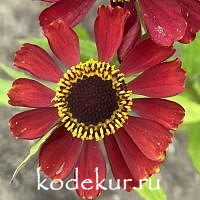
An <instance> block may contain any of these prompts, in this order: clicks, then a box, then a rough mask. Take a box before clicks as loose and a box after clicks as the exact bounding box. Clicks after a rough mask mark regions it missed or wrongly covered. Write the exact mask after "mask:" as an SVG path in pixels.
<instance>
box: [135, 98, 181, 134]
mask: <svg viewBox="0 0 200 200" xmlns="http://www.w3.org/2000/svg"><path fill="white" fill-rule="evenodd" d="M132 109H133V111H134V112H136V113H137V114H138V115H139V116H141V117H143V118H146V119H150V120H153V121H156V122H158V123H160V124H161V125H163V126H164V127H166V128H167V129H171V130H175V129H177V128H178V126H179V124H181V123H182V121H183V118H184V116H185V111H184V108H183V107H182V106H180V105H179V104H177V103H175V102H173V101H169V100H165V99H156V98H141V99H134V100H133V106H132Z"/></svg>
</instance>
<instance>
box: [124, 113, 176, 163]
mask: <svg viewBox="0 0 200 200" xmlns="http://www.w3.org/2000/svg"><path fill="white" fill-rule="evenodd" d="M124 128H125V129H126V131H127V132H128V134H129V136H130V137H131V138H132V140H133V142H134V143H135V144H136V145H137V146H138V148H139V149H140V151H141V152H142V153H143V154H144V155H145V156H146V157H147V158H148V159H150V160H155V161H156V160H158V161H162V160H163V159H164V158H165V151H166V149H167V147H168V146H169V143H171V141H172V135H171V134H170V132H169V130H167V129H166V128H164V127H163V126H161V125H160V124H158V123H156V122H153V121H151V120H148V119H143V118H138V117H129V119H128V121H127V123H126V124H125V126H124Z"/></svg>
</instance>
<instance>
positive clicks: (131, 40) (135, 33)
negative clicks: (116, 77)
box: [118, 21, 141, 61]
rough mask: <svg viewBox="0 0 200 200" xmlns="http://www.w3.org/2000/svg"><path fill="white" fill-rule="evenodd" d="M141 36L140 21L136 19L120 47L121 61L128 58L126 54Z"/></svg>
mask: <svg viewBox="0 0 200 200" xmlns="http://www.w3.org/2000/svg"><path fill="white" fill-rule="evenodd" d="M140 37H141V28H140V22H139V21H136V22H135V23H134V24H133V26H132V27H131V28H130V29H129V30H128V31H127V33H126V34H125V35H124V37H123V40H122V42H121V45H120V47H119V49H118V57H119V60H120V61H123V60H124V59H126V55H127V54H128V52H129V51H131V49H133V48H134V47H135V45H136V44H137V43H138V42H139V41H140Z"/></svg>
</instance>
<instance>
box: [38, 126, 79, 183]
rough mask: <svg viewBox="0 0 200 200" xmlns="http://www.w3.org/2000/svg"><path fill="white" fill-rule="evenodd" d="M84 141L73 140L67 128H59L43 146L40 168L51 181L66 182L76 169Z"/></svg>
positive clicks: (40, 155)
mask: <svg viewBox="0 0 200 200" xmlns="http://www.w3.org/2000/svg"><path fill="white" fill-rule="evenodd" d="M81 144H82V141H81V140H80V139H77V138H73V137H72V135H71V133H69V132H68V131H67V130H66V128H65V127H62V126H61V127H59V128H57V129H56V130H55V131H54V133H53V134H52V135H51V136H50V137H49V139H47V141H46V142H45V143H44V144H43V145H42V148H41V150H40V154H39V167H40V170H41V171H43V172H44V174H45V175H46V176H48V177H50V178H51V179H53V180H55V179H60V180H64V179H65V178H67V176H68V175H69V174H70V172H71V171H72V169H73V168H74V166H75V164H76V162H77V159H78V157H79V154H80V151H81Z"/></svg>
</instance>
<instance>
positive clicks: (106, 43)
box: [94, 6, 129, 62]
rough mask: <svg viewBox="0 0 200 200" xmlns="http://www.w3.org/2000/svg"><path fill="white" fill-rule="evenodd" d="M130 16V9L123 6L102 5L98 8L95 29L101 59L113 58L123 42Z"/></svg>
mask: <svg viewBox="0 0 200 200" xmlns="http://www.w3.org/2000/svg"><path fill="white" fill-rule="evenodd" d="M128 16H129V12H128V10H126V9H123V8H121V7H116V8H112V7H111V6H101V7H100V8H99V9H98V17H97V19H96V21H95V25H94V31H95V40H96V45H97V49H98V56H99V61H105V62H109V61H111V60H112V58H113V56H114V54H115V53H116V51H117V49H118V48H119V46H120V44H121V41H122V37H123V33H124V25H125V22H126V19H127V17H128ZM105 30H106V31H105Z"/></svg>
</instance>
